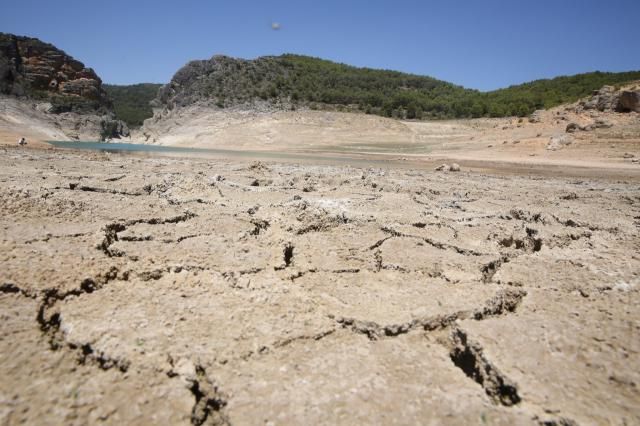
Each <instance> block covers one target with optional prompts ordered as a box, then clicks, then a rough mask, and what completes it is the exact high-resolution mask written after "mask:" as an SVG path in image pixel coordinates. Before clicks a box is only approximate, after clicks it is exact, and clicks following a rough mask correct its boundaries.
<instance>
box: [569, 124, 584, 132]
mask: <svg viewBox="0 0 640 426" xmlns="http://www.w3.org/2000/svg"><path fill="white" fill-rule="evenodd" d="M578 130H582V127H581V126H580V125H579V124H577V123H569V124H567V128H566V129H565V131H566V132H567V133H574V132H576V131H578Z"/></svg>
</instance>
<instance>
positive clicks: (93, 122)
mask: <svg viewBox="0 0 640 426" xmlns="http://www.w3.org/2000/svg"><path fill="white" fill-rule="evenodd" d="M0 95H5V96H10V97H15V98H17V99H18V100H21V101H24V102H28V103H33V104H34V109H35V110H36V111H37V112H39V113H44V114H47V115H48V116H49V119H48V120H45V121H52V122H55V125H56V126H57V127H58V128H60V129H61V130H63V131H64V133H65V134H66V135H68V137H69V138H72V139H73V138H76V137H79V135H82V136H83V137H87V136H89V137H91V138H96V139H97V138H100V139H102V140H105V139H113V138H120V137H122V136H125V137H126V136H129V129H128V128H127V125H126V124H125V123H123V122H122V121H120V120H117V119H116V118H115V114H114V112H113V105H112V102H111V99H110V98H109V96H108V95H107V93H106V92H105V90H104V88H103V87H102V80H101V79H100V77H98V75H97V74H96V73H95V71H94V70H93V69H91V68H88V67H85V65H84V64H83V63H82V62H80V61H78V60H76V59H74V58H73V57H71V56H69V55H67V54H66V53H65V52H64V51H62V50H60V49H58V48H56V47H55V46H53V45H51V44H49V43H45V42H43V41H41V40H38V39H36V38H31V37H22V36H17V35H13V34H6V33H0Z"/></svg>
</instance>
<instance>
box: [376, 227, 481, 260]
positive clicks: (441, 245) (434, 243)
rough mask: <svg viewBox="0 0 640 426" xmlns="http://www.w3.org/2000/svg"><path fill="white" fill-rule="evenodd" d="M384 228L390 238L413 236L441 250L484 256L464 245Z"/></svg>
mask: <svg viewBox="0 0 640 426" xmlns="http://www.w3.org/2000/svg"><path fill="white" fill-rule="evenodd" d="M380 229H381V230H382V232H386V233H387V234H391V237H389V238H393V237H400V238H413V239H416V240H420V241H423V242H425V243H427V244H429V245H430V246H432V247H435V248H437V249H440V250H453V251H455V252H456V253H458V254H461V255H464V256H483V253H480V252H477V251H475V250H471V249H464V248H462V247H458V246H455V245H453V244H447V243H443V242H440V241H435V240H433V239H431V238H428V237H419V236H417V235H411V234H405V233H402V232H400V231H397V230H395V229H393V228H391V227H389V226H382V227H381V228H380ZM389 238H386V239H382V240H380V241H378V242H377V243H375V244H374V245H373V246H371V247H370V249H371V250H373V249H375V248H378V247H380V246H381V245H382V244H383V243H384V242H385V241H386V240H388V239H389Z"/></svg>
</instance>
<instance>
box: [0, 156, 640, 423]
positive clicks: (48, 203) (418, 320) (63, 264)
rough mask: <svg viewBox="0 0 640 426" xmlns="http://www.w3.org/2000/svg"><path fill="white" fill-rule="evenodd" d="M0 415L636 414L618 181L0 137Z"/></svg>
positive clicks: (193, 419)
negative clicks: (192, 154) (25, 143)
mask: <svg viewBox="0 0 640 426" xmlns="http://www.w3.org/2000/svg"><path fill="white" fill-rule="evenodd" d="M1 154H2V155H1V156H0V213H1V215H0V229H1V233H0V262H1V264H2V267H1V268H0V315H1V319H0V377H1V378H2V379H1V380H0V421H1V422H2V423H3V424H19V423H27V424H78V425H80V424H96V423H102V422H104V423H108V424H145V425H146V424H195V425H200V424H273V425H275V424H317V423H321V424H348V425H351V424H362V423H367V424H385V425H386V424H418V423H419V424H505V425H507V424H508V425H511V424H540V425H572V424H615V425H622V424H627V425H630V424H639V423H640V311H639V310H638V306H639V302H640V294H639V290H640V288H639V284H640V275H639V274H640V237H639V228H640V185H639V184H638V183H637V181H623V180H621V181H610V180H598V179H589V180H584V179H570V178H549V177H545V178H541V177H527V176H497V175H487V174H481V173H470V172H465V171H462V172H459V173H438V172H433V171H431V169H429V170H426V169H423V170H419V169H414V170H411V169H400V168H397V169H387V170H383V169H370V168H369V169H367V168H356V167H349V166H339V167H338V166H311V165H294V164H279V163H251V162H242V161H233V162H230V161H223V160H194V159H175V158H142V157H140V158H139V157H133V156H119V155H109V154H98V153H75V152H64V151H56V150H49V151H47V150H24V151H22V150H19V149H15V148H8V149H5V150H3V152H2V153H1Z"/></svg>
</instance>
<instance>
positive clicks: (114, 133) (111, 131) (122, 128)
mask: <svg viewBox="0 0 640 426" xmlns="http://www.w3.org/2000/svg"><path fill="white" fill-rule="evenodd" d="M100 128H101V130H100V138H101V139H102V140H108V139H120V138H121V137H128V136H129V127H128V126H127V124H126V123H125V122H124V121H122V120H115V119H113V118H112V117H109V116H104V117H102V119H101V120H100Z"/></svg>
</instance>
